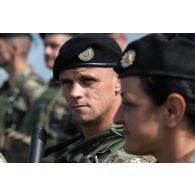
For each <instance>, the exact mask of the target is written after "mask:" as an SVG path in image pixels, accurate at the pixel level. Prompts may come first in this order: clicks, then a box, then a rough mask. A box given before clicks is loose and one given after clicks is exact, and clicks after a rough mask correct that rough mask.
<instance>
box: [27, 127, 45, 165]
mask: <svg viewBox="0 0 195 195" xmlns="http://www.w3.org/2000/svg"><path fill="white" fill-rule="evenodd" d="M46 140H47V132H46V130H45V129H44V128H34V129H32V136H31V144H30V150H29V158H28V162H29V163H40V162H42V158H43V155H44V147H45V144H46Z"/></svg>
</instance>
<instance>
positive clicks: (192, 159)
mask: <svg viewBox="0 0 195 195" xmlns="http://www.w3.org/2000/svg"><path fill="white" fill-rule="evenodd" d="M177 162H179V163H195V150H193V151H191V152H190V153H188V154H186V155H185V156H184V157H182V158H181V159H180V160H178V161H177Z"/></svg>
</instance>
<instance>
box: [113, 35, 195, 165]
mask: <svg viewBox="0 0 195 195" xmlns="http://www.w3.org/2000/svg"><path fill="white" fill-rule="evenodd" d="M115 70H116V71H117V72H118V73H119V76H120V78H121V83H122V98H123V102H122V106H121V107H120V109H119V111H118V113H117V115H116V117H115V122H119V121H120V122H123V123H124V125H125V130H124V132H125V138H126V143H125V146H124V149H125V151H126V152H128V153H133V154H142V155H143V154H152V155H154V156H155V157H156V158H157V160H158V162H195V120H194V119H195V45H194V44H193V42H191V41H190V40H187V39H185V38H182V37H175V38H172V39H171V40H168V39H166V38H165V37H163V36H160V35H157V34H150V35H147V36H146V37H144V38H142V39H140V40H137V41H135V42H133V43H131V44H129V45H128V46H127V48H126V49H125V51H124V53H123V55H122V59H121V61H120V63H119V66H118V67H117V68H116V69H115Z"/></svg>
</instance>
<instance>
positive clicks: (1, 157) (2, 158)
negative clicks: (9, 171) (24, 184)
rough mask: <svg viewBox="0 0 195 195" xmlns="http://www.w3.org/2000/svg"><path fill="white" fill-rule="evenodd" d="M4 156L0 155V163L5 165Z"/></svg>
mask: <svg viewBox="0 0 195 195" xmlns="http://www.w3.org/2000/svg"><path fill="white" fill-rule="evenodd" d="M6 162H7V161H6V160H5V158H4V156H3V155H2V154H1V153H0V163H6Z"/></svg>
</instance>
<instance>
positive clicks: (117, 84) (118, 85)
mask: <svg viewBox="0 0 195 195" xmlns="http://www.w3.org/2000/svg"><path fill="white" fill-rule="evenodd" d="M115 93H116V94H117V95H118V94H120V93H121V82H120V80H119V78H118V76H116V78H115Z"/></svg>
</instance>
